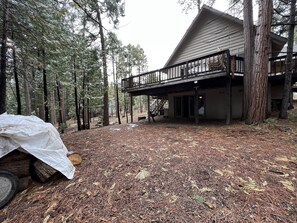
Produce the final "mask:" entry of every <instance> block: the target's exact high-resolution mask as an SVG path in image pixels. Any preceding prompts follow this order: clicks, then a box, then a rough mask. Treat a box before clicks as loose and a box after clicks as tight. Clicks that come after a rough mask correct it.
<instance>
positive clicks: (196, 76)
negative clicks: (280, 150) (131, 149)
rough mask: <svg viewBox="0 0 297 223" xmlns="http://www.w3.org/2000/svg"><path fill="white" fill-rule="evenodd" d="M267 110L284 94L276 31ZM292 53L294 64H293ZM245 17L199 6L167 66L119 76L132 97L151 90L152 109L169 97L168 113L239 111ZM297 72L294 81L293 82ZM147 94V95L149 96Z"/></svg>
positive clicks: (231, 114)
mask: <svg viewBox="0 0 297 223" xmlns="http://www.w3.org/2000/svg"><path fill="white" fill-rule="evenodd" d="M270 39H271V40H270V60H269V72H268V74H267V75H268V79H269V86H268V106H267V107H268V111H269V112H271V111H272V110H273V109H274V108H275V107H276V106H277V103H278V102H279V100H280V99H281V97H282V89H283V82H284V71H285V69H284V68H285V56H279V57H277V56H278V54H279V52H280V51H281V49H282V48H283V46H284V44H285V43H286V41H287V40H286V39H285V38H283V37H280V36H278V35H276V34H274V33H271V38H270ZM296 56H297V55H294V67H296V65H297V60H296ZM243 60H244V36H243V21H242V20H240V19H237V18H235V17H233V16H230V15H228V14H226V13H223V12H221V11H218V10H216V9H213V8H211V7H208V6H203V8H202V10H201V12H200V13H199V14H198V15H197V17H196V18H195V19H194V21H193V22H192V24H191V25H190V27H189V28H188V30H187V31H186V33H185V34H184V36H183V38H182V39H181V40H180V42H179V44H178V45H177V46H176V48H175V50H174V51H173V53H172V54H171V56H170V57H169V59H168V61H167V62H166V64H165V66H164V67H163V68H161V69H159V70H154V71H150V72H147V73H143V74H139V75H136V76H132V77H129V78H125V79H123V80H122V89H123V91H125V92H128V93H129V94H130V96H131V99H132V98H133V97H134V96H137V95H148V96H153V97H154V98H155V99H154V104H155V106H153V107H151V105H150V102H149V103H148V107H149V110H150V111H151V113H150V114H151V115H152V114H154V113H157V111H158V110H159V109H161V108H162V106H163V105H164V103H165V101H166V100H167V101H168V114H167V115H168V117H171V118H186V119H193V120H196V122H198V120H199V119H225V120H226V122H227V123H229V122H230V120H231V119H238V118H241V117H242V113H243V75H244V64H243ZM296 80H297V79H296V73H294V75H293V83H295V82H296ZM148 99H149V97H148Z"/></svg>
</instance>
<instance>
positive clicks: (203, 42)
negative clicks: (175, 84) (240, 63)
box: [168, 16, 244, 65]
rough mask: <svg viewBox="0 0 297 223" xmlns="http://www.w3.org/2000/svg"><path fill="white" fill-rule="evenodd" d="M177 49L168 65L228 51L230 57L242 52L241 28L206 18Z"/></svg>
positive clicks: (229, 22)
mask: <svg viewBox="0 0 297 223" xmlns="http://www.w3.org/2000/svg"><path fill="white" fill-rule="evenodd" d="M193 28H194V29H197V31H196V32H195V31H194V32H193V31H192V32H191V34H192V36H188V37H187V38H186V39H185V41H183V44H182V45H181V46H180V47H179V50H178V51H177V52H176V54H175V55H174V57H173V58H172V59H171V61H170V62H169V64H168V65H173V64H176V63H179V62H184V61H187V60H190V59H193V58H197V57H200V56H204V55H208V54H211V53H215V52H218V51H219V49H221V50H225V49H230V52H231V55H233V54H242V53H243V51H244V38H243V27H242V26H241V25H239V24H237V23H235V22H233V21H229V20H227V19H223V18H220V19H215V18H213V17H210V16H208V17H207V16H206V17H205V18H204V19H202V20H201V21H200V22H199V24H197V25H196V26H195V27H193Z"/></svg>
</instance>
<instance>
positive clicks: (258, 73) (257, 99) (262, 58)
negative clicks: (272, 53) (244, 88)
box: [246, 0, 272, 124]
mask: <svg viewBox="0 0 297 223" xmlns="http://www.w3.org/2000/svg"><path fill="white" fill-rule="evenodd" d="M271 18H272V0H262V1H260V5H259V27H258V29H257V35H256V39H255V40H256V41H255V56H254V67H253V78H252V88H251V95H250V96H251V97H250V99H251V100H250V105H251V106H250V109H249V112H248V114H247V120H246V123H247V124H255V123H261V122H263V121H264V119H265V118H266V110H267V86H268V53H269V39H270V28H271Z"/></svg>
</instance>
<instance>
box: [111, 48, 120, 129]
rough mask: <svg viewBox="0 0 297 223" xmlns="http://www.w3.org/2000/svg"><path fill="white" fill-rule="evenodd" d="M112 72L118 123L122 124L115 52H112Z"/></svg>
mask: <svg viewBox="0 0 297 223" xmlns="http://www.w3.org/2000/svg"><path fill="white" fill-rule="evenodd" d="M112 74H113V83H114V99H115V106H116V116H117V118H118V123H119V124H121V115H120V105H119V92H118V77H117V71H116V68H115V61H114V54H113V52H112Z"/></svg>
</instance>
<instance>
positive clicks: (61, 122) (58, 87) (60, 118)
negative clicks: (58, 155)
mask: <svg viewBox="0 0 297 223" xmlns="http://www.w3.org/2000/svg"><path fill="white" fill-rule="evenodd" d="M56 88H57V99H58V104H59V119H58V120H59V121H58V124H59V128H60V132H61V133H64V127H66V126H64V124H65V119H64V117H63V115H62V97H63V96H62V97H61V89H60V88H61V85H60V82H59V80H58V75H56ZM62 94H63V93H62Z"/></svg>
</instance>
